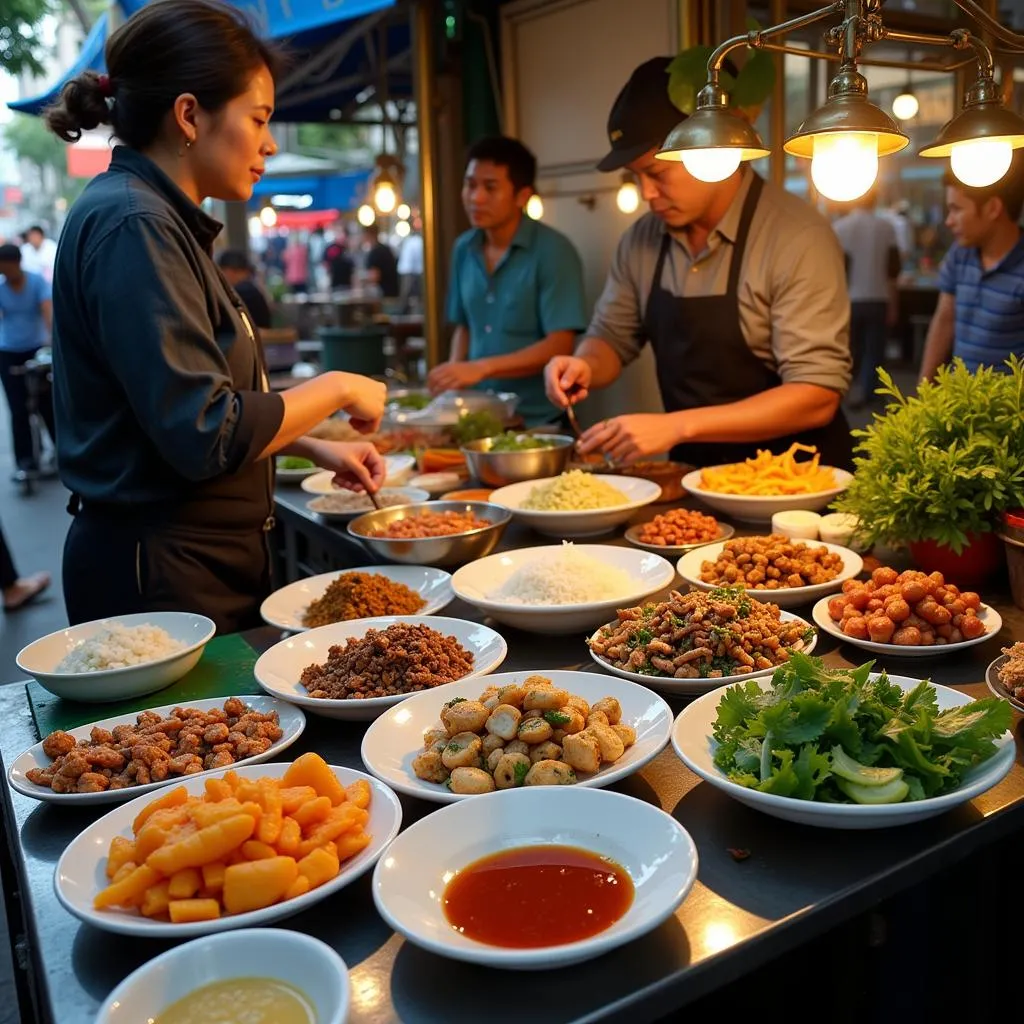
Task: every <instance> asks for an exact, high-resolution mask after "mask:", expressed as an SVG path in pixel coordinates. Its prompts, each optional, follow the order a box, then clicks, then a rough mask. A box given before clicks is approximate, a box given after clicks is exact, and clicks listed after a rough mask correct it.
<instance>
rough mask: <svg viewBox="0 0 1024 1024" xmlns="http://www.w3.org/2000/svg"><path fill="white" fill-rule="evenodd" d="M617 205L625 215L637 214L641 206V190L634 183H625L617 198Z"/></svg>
mask: <svg viewBox="0 0 1024 1024" xmlns="http://www.w3.org/2000/svg"><path fill="white" fill-rule="evenodd" d="M615 205H616V206H618V208H619V209H620V210H621V211H622V212H623V213H636V211H637V209H638V207H639V206H640V190H639V189H638V188H637V187H636V185H635V184H634V183H633V182H632V181H624V182H623V183H622V184H621V185H620V186H619V191H618V193H617V194H616V196H615Z"/></svg>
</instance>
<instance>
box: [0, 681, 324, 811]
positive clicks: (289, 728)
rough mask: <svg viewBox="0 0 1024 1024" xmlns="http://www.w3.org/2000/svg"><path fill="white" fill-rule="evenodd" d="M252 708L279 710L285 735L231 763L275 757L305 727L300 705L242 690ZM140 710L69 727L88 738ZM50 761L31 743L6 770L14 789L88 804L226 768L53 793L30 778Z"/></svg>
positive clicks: (120, 799)
mask: <svg viewBox="0 0 1024 1024" xmlns="http://www.w3.org/2000/svg"><path fill="white" fill-rule="evenodd" d="M238 699H239V700H241V701H244V702H245V703H246V704H248V705H249V707H251V708H252V709H253V711H258V712H260V713H262V714H269V713H270V712H271V711H276V712H277V716H278V721H279V723H280V726H281V730H282V732H283V733H284V735H283V736H282V737H281V738H280V739H279V740H278V741H277V742H276V743H275V744H273V745H272V746H271V747H268V748H267V749H266V750H265V751H264V752H263V753H262V754H256V755H255V756H254V757H244V758H240V759H239V760H238V761H236V762H235V764H234V765H232V766H231V767H236V766H239V765H246V764H261V763H262V762H264V761H272V760H273V759H274V758H275V757H276V756H277V755H278V754H280V753H281V752H282V751H283V750H287V749H288V747H290V746H291V745H292V744H293V743H294V742H295V741H296V740H297V739H298V738H299V737H300V736H301V735H302V731H303V730H304V729H305V728H306V716H305V715H304V714H303V713H302V709H301V708H297V707H294V706H293V705H291V704H288V703H286V702H285V701H283V700H275V699H274V698H273V697H266V696H264V695H263V694H262V693H259V694H242V695H240V696H239V697H238ZM226 700H230V698H229V697H211V698H209V699H207V700H190V701H178V703H177V704H165V705H164V706H163V707H160V708H147V709H146V710H147V711H154V712H156V714H158V715H161V716H166V715H168V714H170V713H171V712H172V711H173V710H174V709H175V708H198V709H199V710H200V711H210V710H212V709H213V708H222V707H224V701H226ZM140 714H142V712H141V711H136V712H133V713H131V714H128V715H115V716H114V717H113V718H105V719H103V721H101V722H90V723H89V725H81V726H79V727H78V728H77V729H68V730H67V731H68V732H69V733H70V734H71V735H72V736H74V737H75V739H76V740H84V739H88V738H89V733H90V732H92V730H93V728H94V727H97V726H98V727H99V728H100V729H113V728H114V726H115V725H134V724H135V721H136V719H137V718H138V716H139V715H140ZM50 764H51V761H50V759H49V758H48V757H47V756H46V755H45V754H44V753H43V744H42V742H41V741H40V742H39V743H37V744H36V745H35V746H34V747H29V748H28V750H26V751H25V752H24V753H23V754H21V755H20V756H19V757H16V758H15V759H14V763H13V764H12V765H11V767H10V770H9V771H8V772H7V778H8V781H9V782H10V784H11V789H16V790H17V791H18V792H19V793H21V794H23V795H24V796H30V797H32V798H33V799H35V800H42V801H43V802H44V803H49V804H74V805H76V806H85V805H88V804H122V803H124V802H125V801H126V800H134V799H135V797H137V796H141V795H143V794H144V793H150V792H152V791H153V790H154V789H163V788H164V787H165V786H175V785H177V784H178V783H180V782H181V781H182V780H183V779H185V778H188V779H192V778H196V777H199V776H206V775H213V774H221V773H223V772H224V771H225V770H226V769H223V768H214V769H210V770H209V771H203V772H196V773H194V774H193V775H186V776H181V775H172V776H171V777H170V778H168V779H165V780H164V781H163V782H151V783H149V784H148V785H145V786H131V787H129V788H128V789H105V790H103V792H102V793H54V791H53V790H52V789H50V787H49V786H37V785H36V784H35V783H34V782H29V780H28V778H27V777H26V775H27V773H28V772H30V771H31V770H32V769H33V768H47V767H49V765H50Z"/></svg>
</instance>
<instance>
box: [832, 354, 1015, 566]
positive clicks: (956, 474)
mask: <svg viewBox="0 0 1024 1024" xmlns="http://www.w3.org/2000/svg"><path fill="white" fill-rule="evenodd" d="M879 376H880V378H881V381H882V386H881V387H880V388H878V389H877V391H876V393H877V394H881V395H885V396H887V397H888V398H889V401H888V403H887V405H886V409H885V412H884V413H879V414H877V415H876V416H875V417H874V419H873V421H872V422H871V423H870V424H869V425H868V426H867V427H866V428H865V429H864V430H856V431H854V436H855V437H857V438H858V439H859V440H858V443H857V447H856V449H855V452H854V454H855V459H854V461H855V464H856V475H855V477H854V480H853V483H852V484H851V485H850V487H849V489H848V490H847V491H846V492H845V493H844V494H843V495H841V496H840V498H839V499H838V500H837V501H836V506H837V507H838V508H839V510H840V511H842V512H850V513H852V514H853V515H855V516H857V517H858V518H859V520H860V523H861V526H860V536H861V539H862V540H863V541H864V543H865V544H869V543H874V542H882V543H885V544H888V545H890V546H896V547H901V546H905V547H907V548H909V549H910V553H911V556H912V557H913V558H914V560H915V562H916V563H917V564H918V565H919V566H920V567H921V568H922V569H925V570H926V571H929V572H931V571H934V570H938V571H940V572H942V573H943V574H944V575H945V574H948V575H949V576H950V578H952V579H953V580H954V581H956V582H957V583H959V584H960V585H961V586H963V585H973V584H976V583H977V582H979V581H981V580H983V579H984V578H985V577H986V576H990V575H992V574H993V573H994V572H995V571H997V570H998V568H999V565H1000V563H1001V561H1002V548H1001V544H1000V542H999V539H998V538H997V536H996V534H995V533H994V532H993V531H994V530H995V529H996V527H997V524H998V520H999V517H1000V515H1001V514H1002V513H1003V512H1004V511H1005V510H1006V509H1009V508H1015V507H1018V506H1021V505H1024V364H1022V363H1021V361H1020V360H1019V359H1017V358H1015V357H1014V358H1011V359H1010V360H1009V364H1008V372H1002V371H1000V370H995V369H991V368H982V369H979V370H977V371H975V372H973V373H972V372H970V371H969V370H968V369H967V368H966V366H964V364H963V362H961V361H960V360H959V359H957V360H954V362H953V364H952V365H951V366H947V367H943V368H942V369H940V370H939V372H938V374H937V375H936V377H935V380H934V381H933V382H930V383H922V384H921V385H920V386H919V387H918V391H917V394H916V395H913V396H909V397H908V396H905V395H903V394H902V392H901V391H900V389H899V388H898V387H897V386H896V385H895V384H894V383H893V381H892V378H891V377H890V376H889V375H888V374H887V373H886V372H885V371H884V370H879Z"/></svg>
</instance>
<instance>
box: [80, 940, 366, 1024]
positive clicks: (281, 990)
mask: <svg viewBox="0 0 1024 1024" xmlns="http://www.w3.org/2000/svg"><path fill="white" fill-rule="evenodd" d="M348 1005H349V981H348V968H347V967H346V966H345V961H344V960H342V959H341V957H340V956H338V954H337V953H335V952H334V950H333V949H331V947H330V946H328V945H326V944H325V943H323V942H321V941H320V940H319V939H314V938H311V937H310V936H308V935H302V934H301V933H299V932H293V931H287V930H286V929H283V928H241V929H239V930H238V931H230V932H220V933H218V934H216V935H209V936H204V937H203V938H200V939H193V940H192V941H191V942H186V943H183V944H182V945H180V946H176V947H175V948H174V949H171V950H168V952H166V953H163V954H161V955H160V956H158V957H156V958H155V959H153V960H150V961H149V962H148V963H145V964H143V965H142V966H141V967H140V968H139V969H138V970H137V971H134V972H132V973H131V974H129V975H128V977H127V978H125V980H124V981H122V982H121V984H120V985H118V986H117V988H116V989H114V991H113V992H111V993H110V995H109V996H108V997H107V1000H106V1002H105V1003H104V1004H103V1005H102V1006H101V1007H100V1011H99V1013H98V1014H97V1015H96V1022H95V1024H139V1022H140V1021H149V1022H152V1024H232V1022H234V1021H237V1020H241V1019H243V1018H242V1017H241V1016H240V1015H239V1012H238V1008H239V1007H240V1006H244V1007H245V1014H246V1015H245V1017H244V1020H245V1021H246V1022H247V1024H344V1021H345V1018H346V1017H347V1015H348Z"/></svg>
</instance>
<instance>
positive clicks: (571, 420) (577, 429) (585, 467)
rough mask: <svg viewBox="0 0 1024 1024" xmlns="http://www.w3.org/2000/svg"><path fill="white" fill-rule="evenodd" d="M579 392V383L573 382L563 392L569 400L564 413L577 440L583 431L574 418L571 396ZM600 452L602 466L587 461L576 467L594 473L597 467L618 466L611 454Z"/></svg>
mask: <svg viewBox="0 0 1024 1024" xmlns="http://www.w3.org/2000/svg"><path fill="white" fill-rule="evenodd" d="M579 392H580V387H579V385H578V384H574V385H573V386H572V387H571V388H569V390H568V391H566V393H565V397H566V398H567V399H568V400H569V404H568V405H567V406H566V407H565V414H566V416H567V417H568V419H569V426H570V427H572V432H573V433H574V434H575V435H576V440H577V441H579V440H580V439H581V438H582V437H583V431H582V430H581V429H580V421H579V420H578V419H576V410H575V409H574V408H573V407H574V405H575V402H574V401H573V398H574V397H575V396H576V395H578V394H579ZM601 454H602V456H603V457H604V466H600V467H599V466H594V465H590V464H588V463H582V464H581V465H579V466H577V467H576V468H577V469H581V470H583V471H584V472H585V473H594V472H596V471H597V470H598V469H606V470H607V469H618V468H619V467H618V466H617V465H616V464H615V463H614V462H612V460H611V456H610V455H609V454H608V453H607V452H602V453H601Z"/></svg>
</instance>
